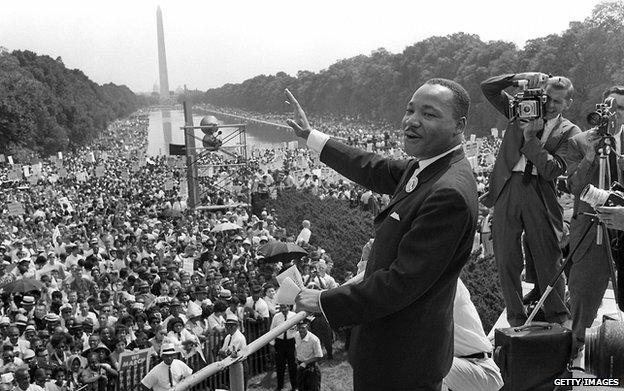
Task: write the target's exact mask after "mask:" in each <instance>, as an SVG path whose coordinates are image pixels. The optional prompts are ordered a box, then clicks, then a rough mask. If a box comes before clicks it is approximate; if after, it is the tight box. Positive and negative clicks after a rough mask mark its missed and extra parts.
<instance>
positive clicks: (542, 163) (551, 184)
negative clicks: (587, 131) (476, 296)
mask: <svg viewBox="0 0 624 391" xmlns="http://www.w3.org/2000/svg"><path fill="white" fill-rule="evenodd" d="M520 80H526V87H527V88H528V89H539V90H538V92H539V94H538V96H536V97H534V99H532V100H527V102H526V103H528V105H527V106H528V107H529V108H530V106H529V105H530V104H531V103H533V104H534V105H535V110H536V113H530V111H531V110H529V114H535V115H532V116H531V115H528V116H527V115H525V116H524V117H525V118H528V119H523V120H520V119H518V118H516V117H518V116H520V115H515V114H516V113H510V110H509V107H510V102H511V103H514V106H515V107H520V104H521V103H522V101H521V99H518V98H517V97H513V96H511V95H510V94H508V93H507V92H505V91H504V90H505V89H506V88H508V87H511V86H513V85H517V84H518V81H520ZM481 89H482V91H483V94H484V95H485V97H486V98H487V99H488V101H489V102H490V103H491V104H492V105H493V106H494V107H495V108H496V109H497V110H498V111H500V112H501V113H502V114H503V115H505V116H506V117H507V118H508V119H509V120H510V122H509V127H508V129H507V131H506V132H505V136H504V138H503V142H502V144H501V147H500V152H499V154H498V155H497V157H496V161H495V163H494V168H493V171H492V175H491V178H490V188H489V191H488V193H486V194H485V195H484V196H483V197H482V199H481V202H482V203H483V205H485V206H487V207H494V211H493V216H492V237H493V240H494V256H495V258H496V262H497V265H498V273H499V278H500V281H501V287H502V290H503V297H504V299H505V305H506V306H507V320H508V321H509V324H510V325H511V326H520V325H522V324H524V322H525V321H526V319H527V314H526V309H525V307H524V305H523V301H522V285H521V280H520V275H521V273H522V267H523V256H522V253H523V252H522V243H521V237H522V233H523V231H524V233H525V243H526V246H527V248H528V249H529V251H528V252H527V253H528V254H530V255H527V277H528V279H531V278H533V281H534V282H535V286H536V288H538V289H539V287H544V288H545V287H546V286H547V284H548V281H549V280H550V279H551V278H552V276H554V274H555V273H556V271H557V269H558V266H560V264H561V258H562V256H561V250H560V249H559V238H560V237H561V235H562V232H563V216H562V214H563V211H562V208H561V206H560V205H559V203H558V201H557V193H556V189H555V181H556V179H557V177H558V176H559V175H563V174H564V173H565V172H566V164H565V160H564V157H565V155H566V152H567V141H568V139H569V138H570V137H572V136H574V135H575V134H578V133H580V129H579V128H578V127H577V126H576V125H574V124H573V123H571V122H570V121H568V120H567V119H565V118H563V117H562V115H561V114H562V113H563V112H564V111H565V110H567V109H568V108H569V107H570V105H571V104H572V94H573V92H574V87H573V86H572V82H571V81H570V80H569V79H567V78H565V77H550V78H549V77H548V75H546V74H543V73H537V72H529V73H519V74H515V75H502V76H496V77H492V78H490V79H488V80H486V81H484V82H483V83H481ZM543 97H545V99H546V102H545V103H543V104H542V102H541V101H539V99H542V98H543ZM537 102H539V103H537ZM540 111H541V113H539V112H540ZM520 114H526V113H525V112H524V111H523V112H522V113H520ZM564 285H565V283H564V281H563V280H561V279H560V280H559V283H558V284H557V285H556V286H555V287H554V288H555V289H554V291H555V292H556V294H551V295H549V297H548V298H547V300H546V302H545V303H544V313H545V316H546V321H549V322H556V323H563V322H565V321H566V320H567V319H568V311H567V308H566V306H565V304H564V303H563V300H562V299H563V296H564ZM536 296H538V295H536Z"/></svg>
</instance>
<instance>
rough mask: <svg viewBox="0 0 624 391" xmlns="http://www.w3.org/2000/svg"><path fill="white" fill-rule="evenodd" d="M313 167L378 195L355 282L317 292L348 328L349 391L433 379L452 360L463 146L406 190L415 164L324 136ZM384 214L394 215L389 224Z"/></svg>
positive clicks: (461, 252)
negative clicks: (381, 202) (381, 204)
mask: <svg viewBox="0 0 624 391" xmlns="http://www.w3.org/2000/svg"><path fill="white" fill-rule="evenodd" d="M321 161H323V162H324V163H326V164H327V165H329V166H330V167H332V168H334V169H335V170H336V171H338V172H340V173H341V174H342V175H344V176H346V177H347V178H349V179H351V180H353V181H355V182H357V183H360V184H362V185H363V186H365V187H367V188H369V189H371V190H373V191H374V192H377V193H382V194H394V196H393V197H392V200H391V201H390V204H389V205H388V207H386V208H385V209H384V210H382V211H381V212H380V214H379V215H378V216H377V217H376V218H375V242H374V244H373V247H372V249H371V253H370V257H369V261H368V264H367V267H366V272H365V277H364V281H363V282H362V283H360V284H359V285H349V286H341V287H338V288H336V289H332V290H329V291H325V292H323V293H322V294H321V307H322V309H323V312H324V313H325V315H326V317H327V319H328V321H329V324H330V326H332V327H334V328H337V327H341V326H347V325H359V326H357V327H355V328H354V330H353V332H352V334H351V338H352V345H351V348H350V349H349V356H350V361H351V365H352V366H353V378H354V388H355V390H357V391H361V390H375V391H379V390H413V389H415V388H416V387H415V385H418V384H420V383H422V382H431V381H441V380H442V379H443V377H444V376H445V375H446V374H447V373H448V371H449V369H450V366H451V363H452V359H453V300H454V296H455V289H456V284H457V277H458V276H459V272H460V271H461V268H462V267H463V266H464V264H465V263H466V261H467V260H468V256H469V255H470V251H471V248H472V241H473V238H474V234H475V228H476V222H477V188H476V183H475V180H474V176H473V173H472V170H471V168H470V164H469V163H468V161H467V159H466V158H465V156H464V153H463V150H461V149H460V150H458V151H455V152H453V153H450V154H449V155H447V156H444V157H443V158H441V159H439V160H438V161H436V162H435V163H433V164H432V165H430V166H428V167H427V168H425V169H424V170H423V171H422V172H421V173H420V174H419V175H418V177H419V183H418V186H417V187H416V189H415V190H413V191H412V192H411V193H407V192H406V191H405V184H406V182H407V181H408V180H409V178H410V177H411V175H412V173H413V172H414V170H415V164H414V163H415V160H393V159H384V158H381V157H380V156H378V155H375V154H373V153H367V152H363V151H361V150H358V149H356V148H352V147H348V146H346V145H343V144H340V143H338V142H336V141H334V140H331V139H330V140H329V141H328V142H327V144H326V145H325V147H324V148H323V151H322V153H321ZM393 215H395V216H398V219H396V218H394V217H393Z"/></svg>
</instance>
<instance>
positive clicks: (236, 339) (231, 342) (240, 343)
mask: <svg viewBox="0 0 624 391" xmlns="http://www.w3.org/2000/svg"><path fill="white" fill-rule="evenodd" d="M246 347H247V340H246V339H245V336H244V335H243V333H241V331H240V330H236V332H235V333H234V334H233V335H230V334H228V335H226V336H225V338H224V339H223V346H222V347H221V349H223V350H224V351H225V352H226V353H227V354H231V353H232V352H234V351H236V352H240V351H241V350H243V349H245V348H246Z"/></svg>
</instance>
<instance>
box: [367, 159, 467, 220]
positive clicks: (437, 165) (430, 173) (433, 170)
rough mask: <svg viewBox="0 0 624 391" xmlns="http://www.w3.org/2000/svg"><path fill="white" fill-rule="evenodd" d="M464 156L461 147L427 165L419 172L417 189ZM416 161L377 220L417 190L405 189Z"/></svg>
mask: <svg viewBox="0 0 624 391" xmlns="http://www.w3.org/2000/svg"><path fill="white" fill-rule="evenodd" d="M462 157H464V151H463V149H461V148H460V149H458V150H457V151H454V152H452V153H449V154H448V155H446V156H443V157H442V158H440V159H438V160H436V161H435V162H433V164H431V165H429V166H427V167H425V169H424V170H423V171H422V172H420V173H419V174H418V185H417V186H416V189H418V188H419V187H421V186H422V185H423V184H425V183H427V182H428V181H429V180H430V179H431V178H433V177H434V176H435V175H436V174H437V173H438V172H440V170H442V169H443V168H444V167H447V166H448V165H449V164H451V163H454V162H456V161H458V160H459V159H461V158H462ZM414 163H415V162H414ZM414 163H410V164H411V165H410V166H409V169H408V170H407V171H406V175H403V178H401V182H400V183H399V186H398V187H397V190H396V192H395V193H394V196H393V197H392V199H391V200H390V203H389V204H388V206H387V207H386V208H385V209H384V210H382V211H381V212H380V213H379V214H378V215H377V217H376V218H375V222H377V221H378V220H382V219H383V218H384V217H385V215H386V214H387V212H388V211H390V210H392V207H393V206H394V205H396V204H397V203H398V202H399V201H401V200H403V199H404V198H405V197H407V196H408V195H410V194H412V193H413V192H414V191H415V190H414V191H412V192H410V193H408V192H407V191H405V184H406V183H407V181H408V180H409V179H410V178H411V176H412V175H413V173H414V171H415V170H414Z"/></svg>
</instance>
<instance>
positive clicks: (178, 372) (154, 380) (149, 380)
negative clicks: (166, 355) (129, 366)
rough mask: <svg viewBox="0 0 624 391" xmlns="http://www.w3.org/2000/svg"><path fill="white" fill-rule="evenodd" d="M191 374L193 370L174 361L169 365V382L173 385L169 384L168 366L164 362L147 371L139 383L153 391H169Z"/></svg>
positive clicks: (178, 361)
mask: <svg viewBox="0 0 624 391" xmlns="http://www.w3.org/2000/svg"><path fill="white" fill-rule="evenodd" d="M192 373H193V370H192V369H191V368H189V367H188V366H187V365H186V364H185V363H183V362H182V361H180V360H177V359H176V360H173V362H172V363H171V381H172V383H173V384H170V383H169V366H168V365H167V364H165V363H164V362H161V363H160V364H158V365H156V366H155V367H154V368H153V369H152V370H151V371H149V373H148V374H147V375H145V377H144V378H143V380H141V383H142V384H143V385H144V386H145V387H147V388H149V389H152V390H154V391H169V390H170V389H171V388H173V387H175V386H176V385H177V384H178V383H180V381H181V380H182V379H184V378H185V377H188V376H190V375H191V374H192Z"/></svg>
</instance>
